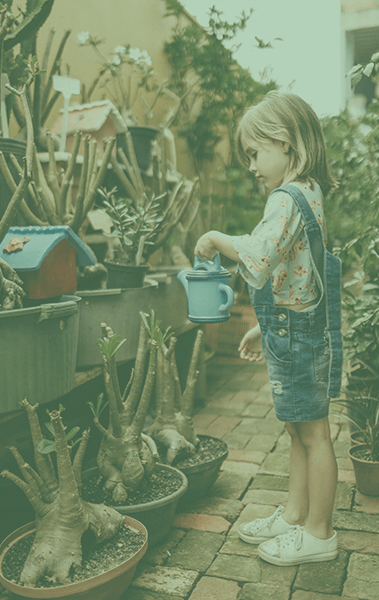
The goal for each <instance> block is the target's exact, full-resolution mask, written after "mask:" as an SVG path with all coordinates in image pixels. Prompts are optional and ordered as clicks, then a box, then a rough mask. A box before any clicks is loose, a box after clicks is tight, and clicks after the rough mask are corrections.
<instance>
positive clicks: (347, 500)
mask: <svg viewBox="0 0 379 600" xmlns="http://www.w3.org/2000/svg"><path fill="white" fill-rule="evenodd" d="M352 502H353V488H352V487H351V485H350V484H348V483H337V491H336V499H335V503H334V508H335V509H336V510H350V508H351V504H352Z"/></svg>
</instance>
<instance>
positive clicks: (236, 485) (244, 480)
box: [209, 465, 259, 500]
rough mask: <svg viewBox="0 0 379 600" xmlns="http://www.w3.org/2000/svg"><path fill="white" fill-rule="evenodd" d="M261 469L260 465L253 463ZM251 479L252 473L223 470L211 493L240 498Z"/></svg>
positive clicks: (218, 496) (228, 497)
mask: <svg viewBox="0 0 379 600" xmlns="http://www.w3.org/2000/svg"><path fill="white" fill-rule="evenodd" d="M252 466H255V467H256V470H258V469H259V465H252ZM250 481H251V477H250V475H240V474H239V473H231V472H229V471H221V473H220V475H219V477H218V478H217V481H216V483H215V484H214V485H213V486H212V488H211V490H210V492H209V495H210V496H216V497H217V498H227V499H236V500H239V499H240V498H241V496H242V494H243V493H244V491H245V490H246V488H247V487H248V485H249V483H250Z"/></svg>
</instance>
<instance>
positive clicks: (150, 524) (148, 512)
mask: <svg viewBox="0 0 379 600" xmlns="http://www.w3.org/2000/svg"><path fill="white" fill-rule="evenodd" d="M156 468H157V469H160V470H161V471H169V472H171V473H173V474H175V475H176V476H177V477H179V478H180V480H181V485H180V487H179V489H177V490H176V491H175V492H173V493H171V494H170V495H168V496H167V497H166V498H160V499H159V500H153V501H151V502H146V503H144V504H134V505H131V506H113V508H114V509H115V510H118V512H120V513H121V514H122V515H129V516H133V517H134V519H137V520H138V521H140V522H141V523H143V525H144V526H145V527H146V529H147V532H148V536H149V548H151V547H153V546H156V545H157V544H159V543H160V542H161V541H162V540H163V539H164V538H165V537H166V536H167V535H168V532H169V531H170V529H171V526H172V522H173V520H174V516H175V512H176V508H177V505H178V502H179V499H180V498H181V497H182V496H183V494H185V493H186V491H187V486H188V482H187V477H186V476H185V475H184V474H183V473H182V472H181V471H180V470H179V469H176V468H175V467H171V466H170V465H161V464H159V463H158V464H157V466H156ZM95 471H98V469H97V467H94V468H93V469H88V471H84V473H83V475H82V486H83V497H84V489H85V482H86V476H87V477H88V476H90V475H91V474H93V473H94V472H95ZM112 600H113V599H112Z"/></svg>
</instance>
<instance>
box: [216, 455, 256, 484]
mask: <svg viewBox="0 0 379 600" xmlns="http://www.w3.org/2000/svg"><path fill="white" fill-rule="evenodd" d="M259 466H260V465H256V464H255V463H248V462H246V463H244V462H234V461H232V460H229V457H228V459H227V460H226V461H225V462H224V463H223V464H222V467H221V471H227V472H228V473H236V474H237V475H241V476H242V477H244V478H246V479H247V480H248V482H249V481H250V479H252V478H253V477H255V475H256V474H257V473H258V470H259Z"/></svg>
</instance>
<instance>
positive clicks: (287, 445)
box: [275, 417, 291, 454]
mask: <svg viewBox="0 0 379 600" xmlns="http://www.w3.org/2000/svg"><path fill="white" fill-rule="evenodd" d="M275 418H276V417H275ZM290 449H291V438H290V436H289V435H288V433H287V432H286V431H285V432H284V433H283V435H281V436H280V438H279V439H278V441H277V444H276V448H275V452H286V453H287V454H288V453H289V451H290Z"/></svg>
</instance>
